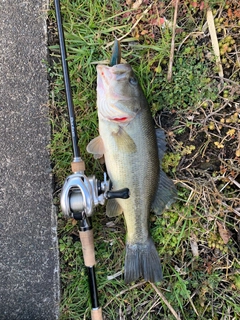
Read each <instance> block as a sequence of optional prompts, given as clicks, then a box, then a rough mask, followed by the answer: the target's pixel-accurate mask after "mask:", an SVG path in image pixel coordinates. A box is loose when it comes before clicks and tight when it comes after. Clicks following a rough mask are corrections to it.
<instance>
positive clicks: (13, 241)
mask: <svg viewBox="0 0 240 320" xmlns="http://www.w3.org/2000/svg"><path fill="white" fill-rule="evenodd" d="M47 5H48V0H32V1H19V0H0V32H1V33H0V319H1V320H5V319H6V320H28V319H29V320H35V319H39V320H52V319H58V318H59V296H60V294H59V292H60V290H59V262H58V247H57V221H56V210H55V207H54V205H53V198H52V192H53V178H52V174H51V164H50V156H49V150H48V147H47V146H48V145H49V142H50V138H51V128H50V124H49V120H48V80H47V70H46V65H45V63H44V62H43V61H44V60H45V61H46V60H47V26H46V15H47Z"/></svg>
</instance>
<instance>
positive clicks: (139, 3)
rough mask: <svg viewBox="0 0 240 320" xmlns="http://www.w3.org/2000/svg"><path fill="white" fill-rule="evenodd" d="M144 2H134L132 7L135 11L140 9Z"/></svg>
mask: <svg viewBox="0 0 240 320" xmlns="http://www.w3.org/2000/svg"><path fill="white" fill-rule="evenodd" d="M142 2H143V0H137V1H135V2H134V4H133V5H132V8H133V9H138V8H139V7H140V5H141V4H142Z"/></svg>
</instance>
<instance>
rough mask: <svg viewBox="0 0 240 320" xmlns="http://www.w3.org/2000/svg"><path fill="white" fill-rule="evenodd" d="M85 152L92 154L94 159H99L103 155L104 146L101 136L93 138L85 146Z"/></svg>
mask: <svg viewBox="0 0 240 320" xmlns="http://www.w3.org/2000/svg"><path fill="white" fill-rule="evenodd" d="M87 152H89V153H92V154H93V155H94V158H95V159H100V158H102V156H103V155H104V144H103V140H102V138H101V136H98V137H96V138H94V139H93V140H92V141H90V142H89V144H88V145H87Z"/></svg>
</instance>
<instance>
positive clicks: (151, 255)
mask: <svg viewBox="0 0 240 320" xmlns="http://www.w3.org/2000/svg"><path fill="white" fill-rule="evenodd" d="M141 276H142V277H143V278H144V279H145V280H146V281H151V282H159V281H160V280H162V267H161V263H160V258H159V255H158V253H157V250H156V248H155V245H154V243H153V241H152V239H151V238H149V239H148V240H147V242H146V243H136V244H129V243H127V244H126V257H125V274H124V278H125V282H126V283H129V282H132V281H135V280H137V279H138V278H140V277H141Z"/></svg>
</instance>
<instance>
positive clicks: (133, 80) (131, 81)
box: [129, 77, 138, 86]
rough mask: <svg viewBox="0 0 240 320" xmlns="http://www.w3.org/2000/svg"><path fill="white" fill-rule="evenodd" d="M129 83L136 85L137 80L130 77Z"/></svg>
mask: <svg viewBox="0 0 240 320" xmlns="http://www.w3.org/2000/svg"><path fill="white" fill-rule="evenodd" d="M129 82H130V84H132V85H134V86H135V85H136V84H137V83H138V82H137V79H136V78H135V77H130V78H129Z"/></svg>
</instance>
